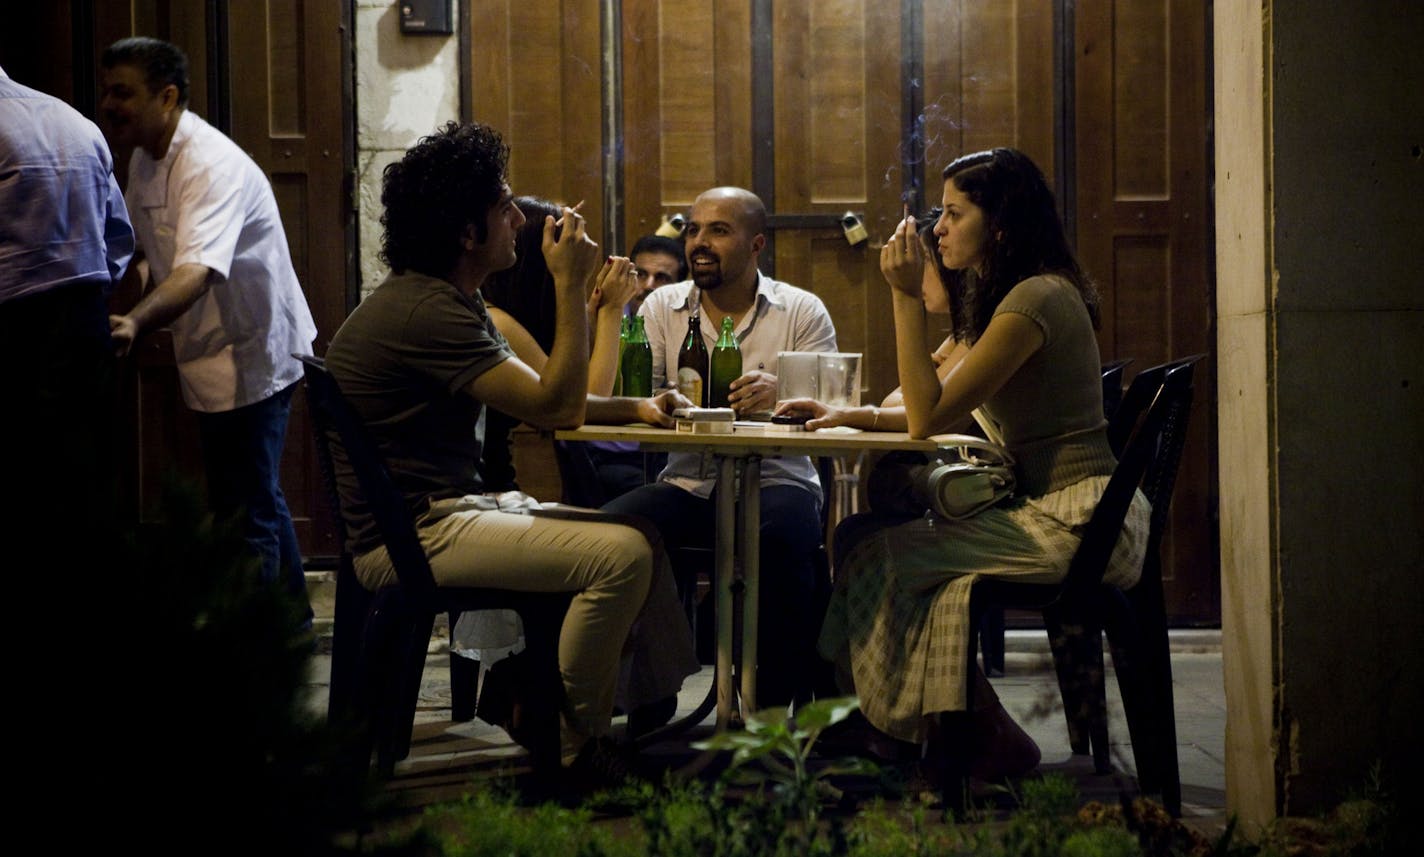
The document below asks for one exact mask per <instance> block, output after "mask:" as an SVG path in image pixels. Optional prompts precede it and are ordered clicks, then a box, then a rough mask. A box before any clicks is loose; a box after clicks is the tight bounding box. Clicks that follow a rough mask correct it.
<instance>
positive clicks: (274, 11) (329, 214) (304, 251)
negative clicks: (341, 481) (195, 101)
mask: <svg viewBox="0 0 1424 857" xmlns="http://www.w3.org/2000/svg"><path fill="white" fill-rule="evenodd" d="M227 8H228V20H227V24H226V36H227V44H228V50H227V54H226V60H227V63H228V68H227V73H226V78H227V80H228V81H230V87H229V92H230V105H231V116H230V118H231V131H230V132H229V135H230V136H231V137H232V138H233V140H235V141H236V142H237V143H238V145H240V146H242V148H243V149H245V150H246V151H247V153H248V154H249V155H251V156H252V159H253V160H255V161H256V162H257V164H258V166H260V167H261V168H262V171H263V172H265V173H266V174H267V176H268V178H269V179H271V182H272V191H273V193H274V194H275V196H276V198H277V207H278V208H279V209H280V210H281V212H282V226H283V228H284V230H285V231H286V234H287V245H288V248H289V249H290V250H291V254H292V265H293V267H294V268H296V272H297V279H298V280H299V281H300V282H301V284H302V289H303V291H304V292H305V293H306V298H307V305H308V306H309V307H310V308H311V312H312V316H313V318H314V319H315V320H316V327H317V338H316V342H315V343H314V344H313V348H314V350H315V351H316V353H317V354H319V355H320V354H324V353H326V346H327V344H328V343H329V342H330V341H331V337H332V336H333V335H334V334H335V333H336V330H337V328H339V327H340V326H341V322H342V321H344V320H345V319H346V313H347V309H348V307H349V306H352V305H354V283H355V279H354V276H353V271H354V270H355V251H356V237H355V236H356V232H355V217H354V214H353V208H352V206H351V204H350V198H349V194H348V192H347V186H346V176H347V169H348V167H347V165H348V164H351V163H353V161H354V159H353V156H352V152H353V143H352V132H351V123H350V118H349V117H350V115H351V110H350V107H351V98H350V92H349V80H350V74H349V71H350V62H351V59H350V52H351V49H352V45H351V28H350V27H349V26H348V18H347V4H344V3H303V2H300V0H267V2H265V3H231V4H228V7H227ZM282 490H283V492H284V493H285V494H286V495H287V504H288V506H289V507H290V508H291V511H292V519H293V522H294V523H295V524H296V528H297V538H298V540H299V541H300V543H301V545H302V553H303V555H304V556H308V557H311V556H314V555H333V554H335V553H337V551H338V550H339V547H340V546H339V545H338V543H337V531H336V526H335V522H334V520H333V519H332V517H331V513H330V512H331V510H330V505H329V504H328V503H327V501H326V491H325V487H324V486H323V483H322V476H321V468H320V465H319V463H318V461H317V458H316V439H315V435H314V434H313V429H312V424H311V419H310V416H309V415H308V413H307V402H306V397H305V396H304V395H302V394H301V393H300V391H299V393H298V395H296V396H294V397H293V398H292V417H291V421H290V423H289V424H288V428H287V444H286V447H285V449H284V451H283V454H282Z"/></svg>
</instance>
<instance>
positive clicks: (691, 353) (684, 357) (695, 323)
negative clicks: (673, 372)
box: [677, 312, 708, 408]
mask: <svg viewBox="0 0 1424 857" xmlns="http://www.w3.org/2000/svg"><path fill="white" fill-rule="evenodd" d="M707 367H708V359H707V343H705V342H703V341H702V319H701V317H700V316H699V315H698V314H697V313H695V312H694V313H693V314H692V315H690V316H688V319H687V337H686V338H685V339H684V340H683V341H682V349H681V350H679V351H678V352H677V391H678V392H679V393H681V394H683V395H684V396H686V397H687V399H688V401H690V402H692V404H694V405H696V406H697V407H699V408H705V407H707Z"/></svg>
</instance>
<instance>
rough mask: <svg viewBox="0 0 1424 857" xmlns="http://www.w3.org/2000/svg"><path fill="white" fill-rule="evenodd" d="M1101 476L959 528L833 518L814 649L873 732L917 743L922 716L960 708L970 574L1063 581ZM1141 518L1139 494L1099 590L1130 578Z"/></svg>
mask: <svg viewBox="0 0 1424 857" xmlns="http://www.w3.org/2000/svg"><path fill="white" fill-rule="evenodd" d="M1108 479H1109V477H1107V476H1095V477H1090V478H1088V479H1084V480H1081V481H1079V482H1076V483H1074V484H1073V485H1070V486H1068V487H1066V488H1064V489H1062V490H1060V491H1055V492H1052V493H1050V494H1046V495H1044V496H1042V497H1036V498H1029V499H1022V500H1018V501H1016V502H1011V503H1009V504H1006V505H1003V506H997V507H994V508H991V509H987V510H985V511H983V512H981V513H979V514H978V515H975V516H974V517H972V518H969V519H967V520H964V521H949V520H945V519H943V518H936V517H926V518H915V519H911V520H908V521H907V520H904V519H885V518H877V517H875V516H874V515H857V516H854V517H851V518H848V519H846V520H845V521H844V522H842V524H841V526H840V527H838V528H837V529H836V538H835V552H836V582H835V592H834V594H833V596H832V599H831V604H830V609H829V611H828V612H827V614H826V620H825V624H824V626H823V628H822V632H821V639H820V651H821V654H822V655H823V656H824V657H826V658H828V659H830V660H832V661H834V662H835V663H836V664H837V666H838V667H840V668H841V671H842V674H844V673H845V672H846V671H847V670H848V671H849V674H850V675H851V676H852V677H853V679H854V682H855V692H856V694H857V695H859V697H860V706H861V711H862V712H863V713H864V714H865V716H866V718H867V719H868V720H869V721H870V722H871V723H872V724H874V725H875V727H876V728H877V729H879V730H881V731H882V732H885V733H886V734H888V735H891V736H893V737H895V738H898V739H900V740H902V741H912V742H919V741H921V740H923V738H924V726H925V721H926V716H927V715H933V714H937V713H939V712H943V711H962V710H963V709H964V696H965V694H964V690H965V680H966V676H965V674H964V671H965V666H966V660H967V658H966V649H965V647H966V646H967V645H968V643H969V627H968V626H969V588H970V586H971V585H973V583H974V580H975V579H976V577H978V576H979V575H993V576H995V577H1000V578H1004V579H1008V580H1011V581H1014V582H1018V583H1054V582H1057V581H1059V580H1062V579H1063V577H1064V576H1065V575H1066V574H1067V573H1068V565H1069V563H1070V562H1071V561H1072V559H1073V554H1074V552H1075V551H1076V550H1077V549H1078V542H1079V532H1080V531H1081V528H1082V527H1083V525H1085V524H1086V523H1087V522H1088V519H1089V518H1090V517H1092V514H1093V510H1094V508H1096V506H1097V503H1098V500H1099V498H1101V496H1102V492H1103V490H1104V489H1105V488H1106V487H1107V483H1108ZM1150 517H1151V505H1150V504H1149V503H1148V502H1147V498H1146V497H1144V496H1143V495H1142V493H1141V492H1138V493H1137V495H1136V496H1135V497H1134V498H1133V501H1132V504H1131V506H1130V507H1129V508H1128V513H1127V519H1126V521H1125V522H1124V523H1123V531H1122V535H1121V536H1120V537H1119V538H1118V542H1117V545H1116V546H1115V547H1114V549H1113V554H1112V558H1111V559H1110V560H1109V562H1108V568H1107V571H1106V572H1105V573H1104V575H1103V582H1105V583H1110V584H1113V585H1114V586H1119V587H1122V588H1127V587H1130V586H1132V585H1133V584H1135V583H1136V582H1137V579H1138V578H1139V577H1140V576H1141V574H1142V560H1143V556H1144V554H1145V552H1146V548H1147V530H1148V525H1149V522H1150V520H1149V519H1150Z"/></svg>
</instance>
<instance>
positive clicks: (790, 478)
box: [603, 187, 836, 705]
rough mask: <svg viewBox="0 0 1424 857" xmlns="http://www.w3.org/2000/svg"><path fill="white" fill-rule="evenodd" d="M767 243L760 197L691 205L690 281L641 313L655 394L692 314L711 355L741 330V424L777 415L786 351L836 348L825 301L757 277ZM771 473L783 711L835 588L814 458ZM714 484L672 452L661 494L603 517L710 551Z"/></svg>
mask: <svg viewBox="0 0 1424 857" xmlns="http://www.w3.org/2000/svg"><path fill="white" fill-rule="evenodd" d="M765 245H766V208H765V207H764V206H763V205H762V201H761V200H760V199H759V198H758V197H757V196H756V195H755V194H753V193H751V192H750V191H746V190H743V189H741V188H734V187H719V188H713V189H711V190H708V191H705V192H704V193H702V194H701V195H699V196H698V197H697V199H696V200H695V201H694V202H693V205H692V212H691V216H690V217H689V218H688V221H687V229H686V233H685V242H684V247H685V250H686V255H687V260H688V262H689V263H690V266H691V270H692V279H691V281H689V282H683V283H678V284H676V285H671V286H667V287H665V288H661V289H658V290H656V291H654V292H653V293H652V294H651V295H649V296H648V298H647V299H646V300H645V301H644V303H643V306H642V309H641V311H640V314H641V315H642V316H643V318H644V320H645V325H646V329H647V333H648V341H649V342H650V343H651V345H652V349H653V386H654V388H657V387H660V386H662V385H664V384H666V383H667V382H668V378H669V373H670V372H675V371H676V367H677V354H678V350H679V349H680V348H681V346H682V343H683V339H684V337H685V336H686V335H687V331H688V321H689V316H691V315H692V314H694V313H696V314H698V315H699V316H700V329H701V333H702V336H703V339H704V340H705V341H706V343H707V346H708V351H709V352H710V351H711V350H712V345H713V343H715V341H716V338H717V332H718V330H719V329H720V327H721V324H722V320H723V319H724V318H731V319H732V320H733V323H734V327H735V331H736V336H737V339H738V340H739V342H740V347H741V352H742V369H743V374H742V376H741V377H740V378H738V379H736V380H735V381H733V382H732V384H731V395H730V397H729V398H730V401H731V406H732V408H733V409H734V410H735V411H737V413H738V414H742V415H745V414H752V413H758V412H770V411H771V410H772V409H773V408H774V407H775V406H776V400H777V379H776V375H775V374H773V373H772V372H769V371H767V369H768V367H771V368H773V369H774V368H775V366H776V356H777V352H779V351H835V350H836V332H835V327H834V326H833V325H832V324H831V317H830V314H829V313H828V312H827V311H826V307H825V305H824V304H823V303H822V302H821V299H820V298H818V297H816V296H815V295H814V294H811V293H810V292H807V291H805V290H803V289H798V288H796V287H795V286H792V285H788V284H787V283H783V282H779V281H777V280H773V279H771V278H770V277H766V276H763V275H762V273H761V271H759V270H758V269H757V255H758V254H759V253H760V252H761V249H762V247H764V246H765ZM761 473H762V481H761V486H762V488H761V509H762V516H761V528H760V535H761V569H762V574H761V593H760V597H761V614H760V617H759V622H758V634H759V644H758V652H759V654H760V658H759V663H758V665H757V680H758V683H757V694H758V699H757V701H758V703H759V704H761V705H779V704H785V703H787V702H789V701H791V700H792V699H793V698H805V697H806V696H807V695H809V693H810V692H811V690H812V680H813V679H812V677H813V676H815V675H818V674H819V673H820V666H819V665H820V664H821V663H822V662H821V660H820V658H819V657H818V656H817V655H816V652H815V641H816V636H817V634H818V632H819V629H820V623H821V610H820V607H819V605H821V604H823V601H822V596H823V595H824V593H825V591H826V588H827V585H828V581H827V580H826V579H825V574H824V572H822V571H821V570H820V568H821V567H820V565H819V564H818V562H817V560H816V557H817V554H818V552H819V551H820V549H821V544H822V542H823V539H824V536H823V533H822V531H821V514H820V505H821V484H820V480H819V479H818V478H817V475H816V468H815V466H814V464H813V463H812V462H811V460H810V459H809V458H807V457H806V456H795V457H787V458H768V459H766V460H765V461H763V462H762V468H761ZM715 475H716V474H715V472H713V471H712V470H711V468H710V466H709V465H707V463H706V462H704V460H703V456H701V455H698V454H695V453H673V454H671V455H669V456H668V464H667V467H666V468H664V469H663V471H662V473H661V474H660V475H659V477H658V482H657V483H656V484H652V485H645V486H643V487H641V488H638V489H635V490H633V491H631V492H629V493H627V494H624V495H623V496H622V497H619V498H618V499H616V500H613V501H612V502H610V503H608V504H606V505H605V506H604V507H603V508H604V510H605V511H616V512H620V513H626V514H636V515H641V516H643V517H646V518H648V519H650V520H652V521H653V522H654V523H655V524H656V525H657V527H658V530H659V531H660V532H661V533H662V535H663V539H664V540H665V541H666V543H667V545H668V547H669V549H670V550H671V549H672V548H676V547H682V546H708V547H710V546H711V545H712V543H713V537H714V530H715V510H716V506H715V503H714V501H713V496H712V495H713V489H714V488H715V487H716V479H715ZM728 488H730V486H728ZM675 559H676V554H675ZM678 572H679V581H681V583H682V585H683V586H689V585H693V581H692V580H691V576H690V574H689V573H688V571H687V570H686V569H681V568H679V569H678Z"/></svg>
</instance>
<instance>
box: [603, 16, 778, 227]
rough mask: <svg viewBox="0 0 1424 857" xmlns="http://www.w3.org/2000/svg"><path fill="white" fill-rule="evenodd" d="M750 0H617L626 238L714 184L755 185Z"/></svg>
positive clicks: (679, 208)
mask: <svg viewBox="0 0 1424 857" xmlns="http://www.w3.org/2000/svg"><path fill="white" fill-rule="evenodd" d="M750 34H751V17H750V4H748V3H747V2H745V0H741V2H733V0H713V2H711V3H692V4H689V3H679V2H668V0H629V2H625V3H623V40H622V53H623V75H622V78H623V92H622V109H623V155H624V158H623V199H624V209H625V210H624V218H623V220H624V223H625V225H626V230H625V233H624V235H623V246H624V247H631V246H632V244H633V242H634V241H636V240H637V239H638V238H640V237H642V236H643V235H646V234H648V233H650V232H652V231H654V230H655V229H656V228H657V227H658V224H659V223H660V222H661V218H662V216H663V215H669V214H673V213H678V212H683V211H686V209H687V208H688V207H689V206H690V205H691V204H692V200H693V199H694V198H695V197H696V196H697V194H699V193H701V192H702V191H704V190H706V189H707V188H709V187H715V186H717V185H737V186H740V187H747V188H750V187H751V185H752V175H751V165H752V145H753V140H752V133H751V118H752V114H751V109H752V84H751V37H750Z"/></svg>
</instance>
